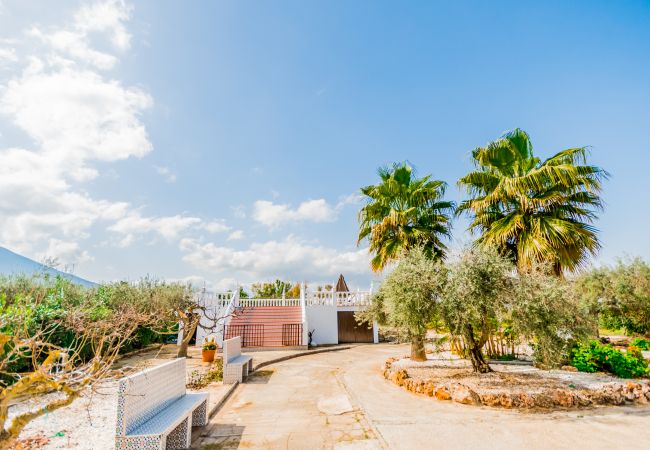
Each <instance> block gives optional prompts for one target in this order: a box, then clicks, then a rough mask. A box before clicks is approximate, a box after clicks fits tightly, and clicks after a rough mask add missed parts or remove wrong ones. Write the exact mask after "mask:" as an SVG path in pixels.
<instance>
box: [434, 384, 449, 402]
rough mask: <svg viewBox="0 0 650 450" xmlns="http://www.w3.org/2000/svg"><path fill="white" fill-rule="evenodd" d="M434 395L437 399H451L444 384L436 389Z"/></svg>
mask: <svg viewBox="0 0 650 450" xmlns="http://www.w3.org/2000/svg"><path fill="white" fill-rule="evenodd" d="M435 396H436V398H437V399H438V400H451V394H450V393H449V389H447V388H446V387H444V386H440V387H438V388H437V389H436V391H435Z"/></svg>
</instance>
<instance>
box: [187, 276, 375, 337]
mask: <svg viewBox="0 0 650 450" xmlns="http://www.w3.org/2000/svg"><path fill="white" fill-rule="evenodd" d="M371 291H372V289H370V290H368V291H358V290H357V291H356V292H354V291H353V292H350V291H349V290H348V288H347V285H346V283H345V279H344V278H343V276H342V275H341V277H340V278H339V282H338V283H337V286H336V287H335V288H333V289H332V290H330V291H316V290H314V291H312V290H307V289H305V285H304V284H302V285H301V289H300V298H295V299H288V298H280V299H262V298H239V289H236V290H235V291H234V292H227V293H211V292H205V291H204V292H201V293H200V294H199V295H200V298H199V301H200V303H201V304H202V305H203V306H204V308H205V311H206V312H205V314H204V317H203V318H202V319H201V326H199V327H198V328H197V331H196V345H201V343H202V342H203V341H204V339H205V338H206V337H207V338H213V337H214V338H215V339H216V341H217V342H218V343H219V345H221V344H222V342H223V339H224V337H225V339H229V338H231V337H235V336H241V338H242V346H243V347H246V348H248V349H249V350H251V349H272V348H278V349H279V348H288V347H289V348H291V347H293V348H296V347H298V348H299V347H307V345H308V344H310V343H311V345H312V346H318V345H331V344H342V343H362V342H365V343H373V342H374V343H377V342H378V330H377V324H376V323H375V324H358V323H357V322H356V319H355V317H354V313H355V312H356V311H359V310H361V309H363V308H366V307H367V306H368V305H369V304H370V299H371V295H372V292H371ZM215 318H221V319H220V320H218V321H215ZM215 322H216V324H215ZM179 338H180V336H179ZM310 339H311V341H310ZM179 342H180V339H179Z"/></svg>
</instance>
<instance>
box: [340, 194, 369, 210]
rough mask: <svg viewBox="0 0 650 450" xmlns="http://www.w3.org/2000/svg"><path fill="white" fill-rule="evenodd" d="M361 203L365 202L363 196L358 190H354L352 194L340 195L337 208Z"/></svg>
mask: <svg viewBox="0 0 650 450" xmlns="http://www.w3.org/2000/svg"><path fill="white" fill-rule="evenodd" d="M361 203H363V196H362V195H361V194H359V193H358V192H353V193H352V194H349V195H343V196H341V197H339V201H338V203H337V204H336V209H341V208H344V207H345V206H348V205H352V206H357V205H360V204H361Z"/></svg>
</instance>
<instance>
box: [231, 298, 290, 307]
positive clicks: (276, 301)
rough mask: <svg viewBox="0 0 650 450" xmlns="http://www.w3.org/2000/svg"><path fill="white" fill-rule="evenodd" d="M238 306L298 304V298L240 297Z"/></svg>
mask: <svg viewBox="0 0 650 450" xmlns="http://www.w3.org/2000/svg"><path fill="white" fill-rule="evenodd" d="M239 306H241V307H244V308H253V307H255V306H300V299H299V298H240V299H239Z"/></svg>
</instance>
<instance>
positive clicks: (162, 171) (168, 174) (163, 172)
mask: <svg viewBox="0 0 650 450" xmlns="http://www.w3.org/2000/svg"><path fill="white" fill-rule="evenodd" d="M154 168H155V169H156V172H158V175H160V176H161V177H163V178H165V181H166V182H167V183H174V182H175V181H176V174H175V173H174V172H172V171H171V169H170V168H169V167H164V166H154Z"/></svg>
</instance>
